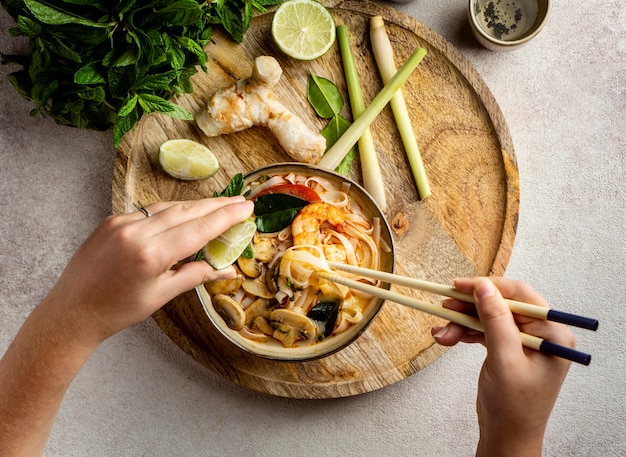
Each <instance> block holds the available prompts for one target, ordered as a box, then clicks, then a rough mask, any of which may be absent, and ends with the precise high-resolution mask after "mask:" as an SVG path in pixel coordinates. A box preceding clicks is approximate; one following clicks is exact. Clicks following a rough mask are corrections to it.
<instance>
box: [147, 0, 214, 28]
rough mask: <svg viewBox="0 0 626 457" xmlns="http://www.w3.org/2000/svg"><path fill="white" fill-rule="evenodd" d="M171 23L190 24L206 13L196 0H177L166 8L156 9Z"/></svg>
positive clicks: (156, 12) (178, 24)
mask: <svg viewBox="0 0 626 457" xmlns="http://www.w3.org/2000/svg"><path fill="white" fill-rule="evenodd" d="M154 13H155V14H158V15H161V16H162V18H163V19H164V20H165V21H167V22H168V23H170V24H173V25H177V26H190V25H193V24H195V23H196V22H198V21H199V20H200V19H201V18H202V16H203V15H204V13H203V11H202V8H201V6H200V5H199V4H198V2H197V1H195V0H176V1H174V2H171V3H170V4H168V5H167V6H165V7H164V8H161V9H158V10H156V11H154Z"/></svg>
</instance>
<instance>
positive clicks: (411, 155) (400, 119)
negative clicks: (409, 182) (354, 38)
mask: <svg viewBox="0 0 626 457" xmlns="http://www.w3.org/2000/svg"><path fill="white" fill-rule="evenodd" d="M370 40H371V42H372V50H373V51H374V58H375V59H376V64H377V65H378V71H379V72H380V76H381V78H382V80H383V83H384V84H386V83H387V82H388V81H389V80H391V78H392V77H393V75H394V74H395V73H396V64H395V62H394V60H393V48H392V47H391V43H390V42H389V37H388V36H387V31H386V30H385V23H384V21H383V18H382V17H380V16H374V17H373V18H372V19H371V20H370ZM389 104H390V105H391V109H392V111H393V115H394V117H395V119H396V125H397V126H398V131H399V132H400V137H401V138H402V143H403V144H404V149H405V151H406V155H407V158H408V159H409V165H410V166H411V171H412V172H413V179H415V184H416V185H417V192H418V193H419V196H420V198H421V199H422V200H423V199H425V198H426V197H428V196H429V195H430V194H431V191H430V185H429V184H428V178H427V177H426V170H424V163H423V162H422V156H421V154H420V151H419V148H418V146H417V140H416V139H415V133H414V132H413V126H412V125H411V118H410V116H409V111H408V110H407V108H406V103H405V102H404V97H403V96H402V91H400V90H399V91H397V92H396V93H395V94H394V96H393V97H392V98H391V100H390V102H389Z"/></svg>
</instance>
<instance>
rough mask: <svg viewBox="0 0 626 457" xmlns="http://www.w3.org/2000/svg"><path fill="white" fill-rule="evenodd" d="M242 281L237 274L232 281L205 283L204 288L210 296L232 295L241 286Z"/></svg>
mask: <svg viewBox="0 0 626 457" xmlns="http://www.w3.org/2000/svg"><path fill="white" fill-rule="evenodd" d="M243 280H244V277H243V275H242V274H238V275H237V276H236V277H235V278H233V279H218V280H216V281H211V282H207V283H206V284H205V285H204V288H205V289H206V291H207V292H208V293H209V295H211V296H213V295H217V294H224V295H234V294H235V292H237V290H239V288H240V287H241V285H242V284H243Z"/></svg>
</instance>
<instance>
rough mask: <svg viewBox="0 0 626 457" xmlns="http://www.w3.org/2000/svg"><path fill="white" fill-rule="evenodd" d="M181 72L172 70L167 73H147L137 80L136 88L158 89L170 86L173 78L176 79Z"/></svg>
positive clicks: (139, 89)
mask: <svg viewBox="0 0 626 457" xmlns="http://www.w3.org/2000/svg"><path fill="white" fill-rule="evenodd" d="M179 73H180V72H179V71H176V70H171V71H167V72H165V73H159V74H154V75H146V76H144V77H143V78H141V79H139V80H138V81H137V84H136V85H135V90H138V91H149V90H154V91H156V90H160V89H163V88H164V87H168V86H169V84H170V83H171V82H172V80H173V79H175V78H176V77H177V76H178V74H179Z"/></svg>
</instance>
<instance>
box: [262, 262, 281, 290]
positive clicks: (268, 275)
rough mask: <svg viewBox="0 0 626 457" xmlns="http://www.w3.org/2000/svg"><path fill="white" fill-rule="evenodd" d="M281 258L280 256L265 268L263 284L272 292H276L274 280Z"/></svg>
mask: <svg viewBox="0 0 626 457" xmlns="http://www.w3.org/2000/svg"><path fill="white" fill-rule="evenodd" d="M281 259H282V256H280V257H279V258H278V259H276V260H275V261H274V264H273V265H272V267H271V268H267V269H266V270H265V285H266V286H267V288H268V289H269V291H270V292H272V293H276V292H278V283H277V282H276V280H277V279H278V272H279V271H280V261H281Z"/></svg>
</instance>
